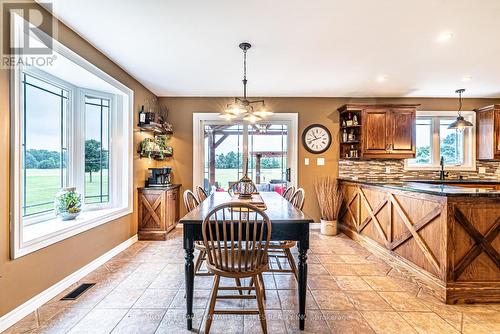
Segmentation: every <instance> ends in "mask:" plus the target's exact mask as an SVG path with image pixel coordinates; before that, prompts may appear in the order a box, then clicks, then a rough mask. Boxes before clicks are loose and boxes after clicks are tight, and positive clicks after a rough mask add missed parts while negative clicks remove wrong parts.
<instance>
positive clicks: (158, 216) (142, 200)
mask: <svg viewBox="0 0 500 334" xmlns="http://www.w3.org/2000/svg"><path fill="white" fill-rule="evenodd" d="M179 187H180V185H172V186H170V187H161V188H160V187H146V188H140V189H139V223H138V236H139V240H166V239H167V233H168V232H169V231H170V230H172V229H173V228H175V226H176V224H177V222H178V221H179Z"/></svg>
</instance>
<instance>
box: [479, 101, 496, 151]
mask: <svg viewBox="0 0 500 334" xmlns="http://www.w3.org/2000/svg"><path fill="white" fill-rule="evenodd" d="M475 111H476V145H477V159H478V160H500V105H499V104H496V105H491V106H487V107H484V108H481V109H476V110H475Z"/></svg>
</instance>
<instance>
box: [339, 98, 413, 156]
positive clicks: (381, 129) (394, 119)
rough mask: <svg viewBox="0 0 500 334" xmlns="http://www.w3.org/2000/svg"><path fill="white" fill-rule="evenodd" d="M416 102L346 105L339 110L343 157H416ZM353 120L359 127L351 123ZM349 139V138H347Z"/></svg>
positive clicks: (341, 152)
mask: <svg viewBox="0 0 500 334" xmlns="http://www.w3.org/2000/svg"><path fill="white" fill-rule="evenodd" d="M418 106H419V105H417V104H383V105H376V104H375V105H373V104H370V105H369V104H346V105H344V106H342V107H341V108H339V109H338V111H339V112H340V124H341V130H340V143H341V144H340V145H341V148H340V154H341V156H340V157H341V158H342V159H354V158H365V159H369V158H371V159H377V158H379V159H388V158H394V159H406V158H414V157H415V112H416V109H417V107H418ZM352 119H354V120H355V121H357V122H355V123H357V126H356V125H355V124H351V123H352V121H351V120H352ZM346 134H347V135H346ZM346 139H348V140H347V141H346Z"/></svg>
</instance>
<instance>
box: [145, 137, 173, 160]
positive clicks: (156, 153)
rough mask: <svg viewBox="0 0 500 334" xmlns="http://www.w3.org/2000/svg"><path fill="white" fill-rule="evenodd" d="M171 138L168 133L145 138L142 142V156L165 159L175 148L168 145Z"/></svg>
mask: <svg viewBox="0 0 500 334" xmlns="http://www.w3.org/2000/svg"><path fill="white" fill-rule="evenodd" d="M169 140H170V137H169V136H167V135H157V136H155V137H154V138H145V139H144V140H143V141H141V143H140V147H139V154H140V156H141V157H148V158H150V159H156V160H164V159H166V158H168V157H171V156H172V154H173V148H172V147H171V146H168V142H169Z"/></svg>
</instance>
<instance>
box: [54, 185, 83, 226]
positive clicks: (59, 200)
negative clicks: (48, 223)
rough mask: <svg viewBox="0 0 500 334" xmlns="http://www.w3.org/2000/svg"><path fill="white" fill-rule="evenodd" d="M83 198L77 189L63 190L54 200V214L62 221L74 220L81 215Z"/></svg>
mask: <svg viewBox="0 0 500 334" xmlns="http://www.w3.org/2000/svg"><path fill="white" fill-rule="evenodd" d="M81 206H82V196H81V195H80V193H79V192H77V191H76V188H75V187H68V188H62V189H61V190H60V191H59V192H58V193H57V194H56V197H55V199H54V212H55V214H56V216H59V217H60V218H61V220H73V219H75V218H76V217H78V215H79V214H80V211H81V209H80V208H81Z"/></svg>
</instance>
